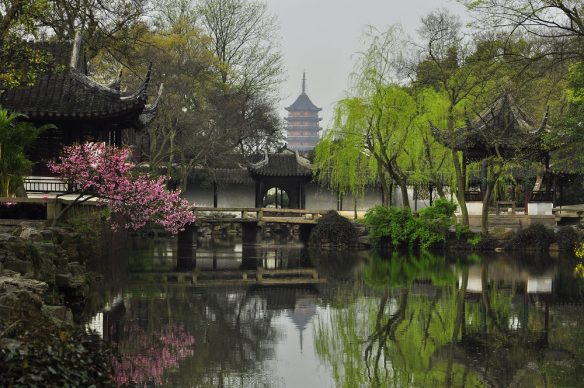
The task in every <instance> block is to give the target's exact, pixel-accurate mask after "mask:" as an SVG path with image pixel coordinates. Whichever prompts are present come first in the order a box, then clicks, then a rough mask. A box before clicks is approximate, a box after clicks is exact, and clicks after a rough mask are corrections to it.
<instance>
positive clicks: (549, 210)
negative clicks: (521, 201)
mask: <svg viewBox="0 0 584 388" xmlns="http://www.w3.org/2000/svg"><path fill="white" fill-rule="evenodd" d="M553 208H554V204H553V203H551V202H537V203H531V202H530V203H528V204H527V212H528V213H529V215H530V216H544V215H545V216H551V215H552V214H553Z"/></svg>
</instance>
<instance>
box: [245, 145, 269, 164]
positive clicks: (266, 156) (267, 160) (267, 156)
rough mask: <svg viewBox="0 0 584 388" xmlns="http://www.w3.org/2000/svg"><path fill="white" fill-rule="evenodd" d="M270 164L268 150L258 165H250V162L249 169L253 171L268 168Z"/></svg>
mask: <svg viewBox="0 0 584 388" xmlns="http://www.w3.org/2000/svg"><path fill="white" fill-rule="evenodd" d="M269 162H270V156H269V155H268V150H264V159H263V160H260V161H259V162H257V163H249V162H248V167H249V168H251V169H257V168H261V167H263V166H266V165H267V164H268V163H269Z"/></svg>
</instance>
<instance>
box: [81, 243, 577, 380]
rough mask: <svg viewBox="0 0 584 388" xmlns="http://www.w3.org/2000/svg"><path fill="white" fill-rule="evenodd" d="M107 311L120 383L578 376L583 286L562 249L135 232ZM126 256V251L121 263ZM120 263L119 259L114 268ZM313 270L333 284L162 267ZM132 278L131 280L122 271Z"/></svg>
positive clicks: (102, 318)
mask: <svg viewBox="0 0 584 388" xmlns="http://www.w3.org/2000/svg"><path fill="white" fill-rule="evenodd" d="M125 257H126V258H127V263H128V264H127V267H123V266H122V268H126V270H125V272H126V275H120V274H117V275H116V276H112V277H108V280H110V282H108V283H106V285H105V286H104V289H103V290H102V291H101V292H102V294H101V295H102V297H103V298H104V299H106V300H108V303H109V304H108V305H107V308H106V309H104V311H101V312H100V313H99V314H98V315H96V316H95V317H94V320H93V322H92V327H94V328H97V329H99V331H100V332H101V333H102V334H103V337H104V339H106V340H107V341H110V342H111V343H112V344H113V345H114V347H115V348H116V349H117V350H118V351H119V353H120V354H121V356H122V358H121V359H120V360H118V361H116V362H117V364H116V367H117V369H116V370H117V373H118V375H117V381H118V382H119V383H120V384H130V385H131V384H136V385H149V386H195V387H207V386H209V387H210V386H219V387H256V386H257V387H263V386H266V387H297V386H306V387H312V386H318V387H390V386H391V387H393V386H395V387H410V386H412V387H416V386H419V387H428V386H440V387H442V386H454V387H458V386H470V387H472V386H495V387H508V386H514V387H536V386H548V387H549V386H578V385H579V384H580V382H581V381H583V379H584V371H582V369H581V365H582V364H584V324H582V323H581V322H580V320H581V316H582V312H583V311H584V309H583V306H584V305H583V304H582V302H583V301H584V297H583V295H582V289H583V287H582V284H581V283H579V282H578V280H577V279H575V278H574V277H573V275H572V273H571V268H572V266H571V264H570V263H565V264H563V262H554V261H552V260H550V258H549V257H539V258H534V257H518V256H515V257H505V256H500V255H499V256H495V257H478V256H476V255H475V256H471V257H466V256H463V257H456V258H455V257H452V256H451V255H448V256H446V255H437V254H430V253H423V254H408V255H404V254H398V253H388V254H379V253H371V254H365V255H363V254H358V253H352V252H319V251H314V250H313V251H307V250H305V249H302V248H300V247H294V246H285V245H275V246H271V247H259V248H258V247H254V248H248V247H245V246H242V245H241V244H239V243H238V241H236V240H222V241H210V242H208V243H206V244H202V245H200V246H196V244H190V245H189V244H188V243H187V244H184V242H183V244H176V242H175V241H172V240H161V241H150V242H145V241H136V242H135V245H134V246H133V247H132V249H131V250H130V251H129V252H128V253H127V255H125ZM122 259H123V258H117V259H116V260H117V261H120V260H122ZM117 265H119V264H117ZM106 267H107V266H106ZM257 267H263V268H271V269H282V270H286V269H294V268H314V269H315V270H316V271H317V272H318V274H319V276H321V277H323V278H326V279H327V282H326V283H324V284H312V285H302V286H289V285H288V286H287V285H279V286H271V287H265V286H258V285H251V286H250V285H248V286H245V285H240V286H224V285H215V286H205V287H201V286H195V285H194V284H179V283H176V282H169V281H165V280H160V278H159V277H157V274H160V273H163V272H165V271H166V272H180V271H200V272H207V273H232V272H237V271H246V270H255V269H256V268H257ZM120 279H122V280H123V281H119V280H120Z"/></svg>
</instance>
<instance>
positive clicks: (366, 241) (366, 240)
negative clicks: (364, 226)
mask: <svg viewBox="0 0 584 388" xmlns="http://www.w3.org/2000/svg"><path fill="white" fill-rule="evenodd" d="M357 241H358V242H359V245H364V246H367V247H369V246H371V240H369V236H359V238H358V239H357Z"/></svg>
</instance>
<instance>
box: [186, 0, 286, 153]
mask: <svg viewBox="0 0 584 388" xmlns="http://www.w3.org/2000/svg"><path fill="white" fill-rule="evenodd" d="M198 10H199V12H200V15H201V24H202V26H203V29H204V30H205V32H206V33H207V34H208V35H209V36H210V37H211V45H210V48H211V51H213V52H214V53H215V55H216V56H217V58H218V59H219V61H220V72H221V80H222V82H223V83H224V84H225V85H228V86H229V87H231V88H234V89H235V90H236V91H237V95H238V97H239V98H240V99H239V101H240V103H241V104H240V107H239V109H238V110H239V112H240V114H241V116H242V118H243V121H244V122H245V123H246V125H244V126H242V127H240V128H239V130H240V139H239V140H238V145H239V147H240V149H241V151H242V152H244V153H247V152H250V151H252V150H255V149H257V148H264V147H269V146H270V145H272V144H274V143H277V142H279V141H280V140H281V130H280V128H281V123H280V122H279V120H277V114H276V113H275V111H276V108H275V107H276V103H277V102H278V98H277V90H278V87H279V85H280V83H281V81H282V73H283V63H282V54H281V52H280V51H279V48H278V42H277V37H278V29H279V26H278V23H277V20H276V18H275V16H273V15H271V14H270V13H269V12H268V9H267V5H266V3H264V2H260V1H248V0H201V1H200V2H199V7H198Z"/></svg>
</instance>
